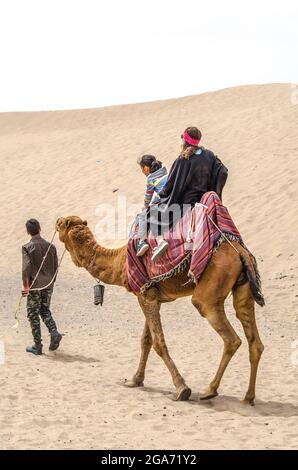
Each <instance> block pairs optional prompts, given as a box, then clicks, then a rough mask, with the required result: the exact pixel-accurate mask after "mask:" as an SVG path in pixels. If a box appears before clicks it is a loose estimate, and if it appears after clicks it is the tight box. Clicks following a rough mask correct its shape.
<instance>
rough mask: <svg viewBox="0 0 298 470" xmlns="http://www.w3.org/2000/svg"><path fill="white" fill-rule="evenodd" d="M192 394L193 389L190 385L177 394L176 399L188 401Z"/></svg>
mask: <svg viewBox="0 0 298 470" xmlns="http://www.w3.org/2000/svg"><path fill="white" fill-rule="evenodd" d="M190 395H191V389H190V388H188V387H185V388H183V389H182V390H180V392H178V394H177V395H176V398H175V401H187V400H188V399H189V397H190Z"/></svg>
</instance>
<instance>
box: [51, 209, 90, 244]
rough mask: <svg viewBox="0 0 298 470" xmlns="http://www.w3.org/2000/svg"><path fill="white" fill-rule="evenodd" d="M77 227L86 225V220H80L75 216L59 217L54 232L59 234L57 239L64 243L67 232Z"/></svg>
mask: <svg viewBox="0 0 298 470" xmlns="http://www.w3.org/2000/svg"><path fill="white" fill-rule="evenodd" d="M77 225H85V226H86V225H87V221H86V220H82V219H81V218H80V217H77V216H76V215H70V216H69V217H59V219H58V220H57V222H56V230H57V232H58V233H59V239H60V241H61V242H65V239H66V237H67V234H68V232H69V230H70V229H71V228H73V227H75V226H77Z"/></svg>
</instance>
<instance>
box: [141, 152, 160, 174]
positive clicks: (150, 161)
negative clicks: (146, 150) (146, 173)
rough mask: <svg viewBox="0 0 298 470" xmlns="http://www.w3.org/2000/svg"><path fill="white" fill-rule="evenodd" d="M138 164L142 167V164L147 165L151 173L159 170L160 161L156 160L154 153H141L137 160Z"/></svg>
mask: <svg viewBox="0 0 298 470" xmlns="http://www.w3.org/2000/svg"><path fill="white" fill-rule="evenodd" d="M138 164H139V165H140V166H141V167H142V168H144V166H148V167H149V168H150V173H153V172H154V171H156V170H159V169H160V168H161V167H162V162H160V161H159V160H156V157H154V155H143V156H142V157H141V158H140V159H139V160H138Z"/></svg>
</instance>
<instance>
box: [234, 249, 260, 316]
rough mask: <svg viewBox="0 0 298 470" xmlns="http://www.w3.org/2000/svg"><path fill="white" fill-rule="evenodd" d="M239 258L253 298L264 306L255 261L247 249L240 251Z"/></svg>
mask: <svg viewBox="0 0 298 470" xmlns="http://www.w3.org/2000/svg"><path fill="white" fill-rule="evenodd" d="M240 259H241V262H242V265H243V271H244V273H245V274H246V277H247V279H248V282H249V285H250V288H251V292H252V295H253V298H254V299H255V301H256V303H257V304H258V305H260V306H261V307H264V305H265V299H264V296H263V294H262V288H261V276H260V273H259V270H258V265H257V261H256V259H255V257H254V256H253V255H252V254H251V253H250V252H249V251H248V250H242V253H240Z"/></svg>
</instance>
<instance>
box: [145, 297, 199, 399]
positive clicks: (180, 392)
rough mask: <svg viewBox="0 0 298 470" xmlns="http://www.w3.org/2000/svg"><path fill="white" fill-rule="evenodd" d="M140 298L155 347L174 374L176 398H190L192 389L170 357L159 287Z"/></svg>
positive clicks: (172, 374)
mask: <svg viewBox="0 0 298 470" xmlns="http://www.w3.org/2000/svg"><path fill="white" fill-rule="evenodd" d="M138 300H139V303H140V306H141V308H142V310H143V312H144V315H145V318H146V322H147V324H148V327H149V330H150V333H151V337H152V341H153V348H154V350H155V351H156V352H157V354H158V355H159V356H160V357H161V358H162V360H163V361H164V363H165V365H166V366H167V368H168V369H169V371H170V374H171V376H172V380H173V383H174V385H175V387H176V391H177V393H176V400H188V398H189V397H190V394H191V390H190V388H188V387H187V385H186V384H185V382H184V379H183V377H182V376H181V375H180V373H179V371H178V369H177V367H176V365H175V364H174V361H173V360H172V358H171V357H170V355H169V352H168V348H167V345H166V342H165V338H164V334H163V330H162V325H161V320H160V313H159V310H160V303H159V301H158V293H157V289H155V288H151V289H149V290H148V291H147V292H146V293H144V294H140V295H139V296H138Z"/></svg>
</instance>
